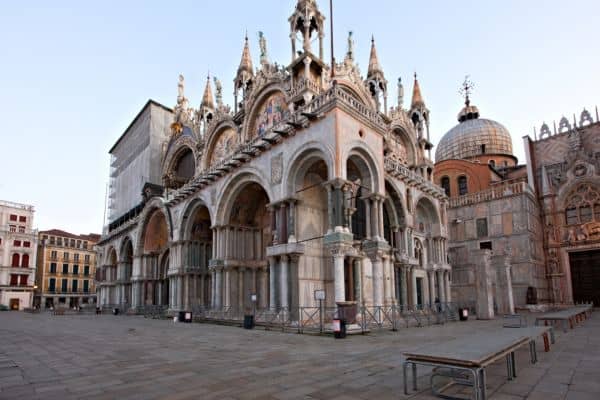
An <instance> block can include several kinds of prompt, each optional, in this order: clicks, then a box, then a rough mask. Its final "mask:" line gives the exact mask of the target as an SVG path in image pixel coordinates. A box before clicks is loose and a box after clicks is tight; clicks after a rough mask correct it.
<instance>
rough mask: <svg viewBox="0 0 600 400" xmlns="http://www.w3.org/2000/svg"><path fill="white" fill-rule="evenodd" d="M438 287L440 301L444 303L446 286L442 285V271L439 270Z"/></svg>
mask: <svg viewBox="0 0 600 400" xmlns="http://www.w3.org/2000/svg"><path fill="white" fill-rule="evenodd" d="M437 279H438V282H439V283H438V287H439V293H440V301H441V302H442V303H445V302H446V285H445V284H444V270H442V269H440V270H438V271H437Z"/></svg>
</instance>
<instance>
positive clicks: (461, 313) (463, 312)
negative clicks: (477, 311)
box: [458, 308, 469, 321]
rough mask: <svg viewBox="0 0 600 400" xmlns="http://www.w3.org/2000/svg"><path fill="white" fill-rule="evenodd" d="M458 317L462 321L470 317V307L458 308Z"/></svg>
mask: <svg viewBox="0 0 600 400" xmlns="http://www.w3.org/2000/svg"><path fill="white" fill-rule="evenodd" d="M458 317H459V318H460V320H461V321H466V320H468V319H469V309H468V308H459V309H458Z"/></svg>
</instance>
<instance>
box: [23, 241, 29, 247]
mask: <svg viewBox="0 0 600 400" xmlns="http://www.w3.org/2000/svg"><path fill="white" fill-rule="evenodd" d="M23 247H31V242H23Z"/></svg>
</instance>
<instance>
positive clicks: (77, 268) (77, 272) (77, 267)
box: [73, 264, 79, 275]
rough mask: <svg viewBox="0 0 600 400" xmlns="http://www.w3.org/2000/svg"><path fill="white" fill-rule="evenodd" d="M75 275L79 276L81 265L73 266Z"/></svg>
mask: <svg viewBox="0 0 600 400" xmlns="http://www.w3.org/2000/svg"><path fill="white" fill-rule="evenodd" d="M73 275H79V265H77V264H75V265H73Z"/></svg>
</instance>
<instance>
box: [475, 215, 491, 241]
mask: <svg viewBox="0 0 600 400" xmlns="http://www.w3.org/2000/svg"><path fill="white" fill-rule="evenodd" d="M487 235H488V225H487V218H478V219H477V237H479V238H482V237H487Z"/></svg>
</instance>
